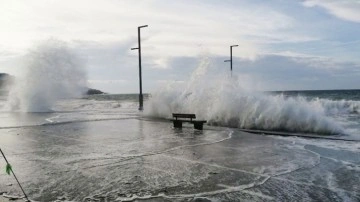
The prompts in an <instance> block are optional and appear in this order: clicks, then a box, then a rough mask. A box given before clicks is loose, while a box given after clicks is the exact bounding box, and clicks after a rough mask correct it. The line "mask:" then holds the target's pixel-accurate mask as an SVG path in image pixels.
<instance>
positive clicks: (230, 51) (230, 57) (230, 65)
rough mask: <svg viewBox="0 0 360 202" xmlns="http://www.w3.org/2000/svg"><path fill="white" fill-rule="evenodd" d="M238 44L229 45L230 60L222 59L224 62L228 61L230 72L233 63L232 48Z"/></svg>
mask: <svg viewBox="0 0 360 202" xmlns="http://www.w3.org/2000/svg"><path fill="white" fill-rule="evenodd" d="M238 46H239V45H231V46H230V60H224V62H230V71H231V74H232V64H233V62H232V61H233V60H232V48H233V47H238Z"/></svg>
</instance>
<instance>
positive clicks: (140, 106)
mask: <svg viewBox="0 0 360 202" xmlns="http://www.w3.org/2000/svg"><path fill="white" fill-rule="evenodd" d="M144 27H147V25H143V26H139V27H138V47H137V48H131V50H136V49H137V50H139V88H140V93H139V110H140V111H142V110H143V109H144V100H143V94H142V74H141V40H140V29H141V28H144Z"/></svg>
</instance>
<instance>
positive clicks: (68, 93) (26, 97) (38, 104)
mask: <svg viewBox="0 0 360 202" xmlns="http://www.w3.org/2000/svg"><path fill="white" fill-rule="evenodd" d="M22 68H23V70H22V73H23V74H22V75H19V76H18V77H17V78H16V82H15V84H14V85H13V87H12V89H11V91H10V94H9V98H8V104H7V107H8V108H9V109H10V110H16V111H23V112H48V111H51V106H52V105H53V104H54V103H55V102H56V101H57V100H59V99H64V98H73V97H79V96H81V94H82V93H84V92H85V87H86V71H85V69H84V66H83V64H82V62H81V60H80V59H79V58H78V57H77V56H76V54H75V53H74V51H72V50H71V49H70V48H69V47H68V46H67V45H66V43H65V42H62V41H58V40H55V39H49V40H46V41H44V42H42V43H41V44H40V45H38V46H37V47H36V48H34V49H32V50H31V51H30V52H29V53H28V54H27V55H26V56H25V59H24V65H23V67H22Z"/></svg>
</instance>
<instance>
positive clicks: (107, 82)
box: [88, 79, 127, 84]
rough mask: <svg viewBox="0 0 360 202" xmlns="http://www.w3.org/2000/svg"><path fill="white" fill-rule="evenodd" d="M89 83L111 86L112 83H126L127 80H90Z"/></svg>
mask: <svg viewBox="0 0 360 202" xmlns="http://www.w3.org/2000/svg"><path fill="white" fill-rule="evenodd" d="M88 82H89V83H93V84H99V83H101V84H111V83H126V82H127V80H123V79H118V80H88Z"/></svg>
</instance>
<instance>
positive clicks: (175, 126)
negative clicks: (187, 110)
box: [173, 120, 182, 128]
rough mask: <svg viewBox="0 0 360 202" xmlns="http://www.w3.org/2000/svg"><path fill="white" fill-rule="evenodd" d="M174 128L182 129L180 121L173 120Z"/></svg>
mask: <svg viewBox="0 0 360 202" xmlns="http://www.w3.org/2000/svg"><path fill="white" fill-rule="evenodd" d="M173 122H174V128H182V121H179V120H174V121H173Z"/></svg>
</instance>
